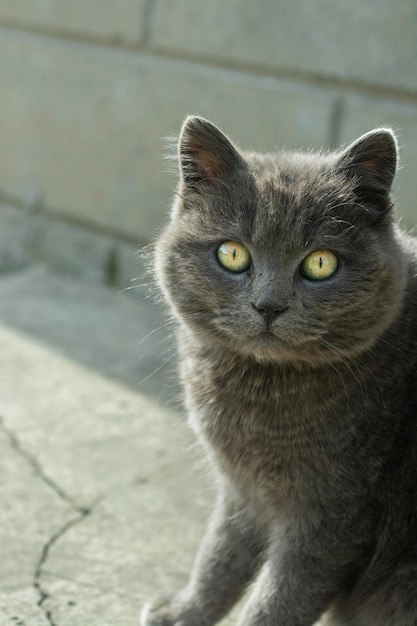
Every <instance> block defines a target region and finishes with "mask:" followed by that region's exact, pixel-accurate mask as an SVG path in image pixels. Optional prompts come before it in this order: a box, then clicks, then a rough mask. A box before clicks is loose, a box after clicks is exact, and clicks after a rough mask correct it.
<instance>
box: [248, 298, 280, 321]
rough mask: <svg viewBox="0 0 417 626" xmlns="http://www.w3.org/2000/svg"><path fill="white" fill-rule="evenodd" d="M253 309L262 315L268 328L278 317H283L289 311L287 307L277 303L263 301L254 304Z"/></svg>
mask: <svg viewBox="0 0 417 626" xmlns="http://www.w3.org/2000/svg"><path fill="white" fill-rule="evenodd" d="M252 307H253V308H254V309H255V311H257V312H258V313H260V315H262V317H263V318H264V320H265V322H266V323H267V325H268V326H269V324H270V323H271V322H273V321H274V319H275V318H276V317H278V316H279V315H281V313H284V312H285V311H286V310H287V309H288V307H287V306H283V305H279V304H277V303H276V302H268V301H266V302H264V301H262V300H260V301H258V302H252Z"/></svg>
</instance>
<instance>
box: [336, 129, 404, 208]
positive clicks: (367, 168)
mask: <svg viewBox="0 0 417 626" xmlns="http://www.w3.org/2000/svg"><path fill="white" fill-rule="evenodd" d="M397 161H398V143H397V139H396V137H395V135H394V133H393V132H392V130H391V129H390V128H377V129H375V130H371V131H370V132H368V133H366V134H365V135H362V137H359V139H357V140H356V141H354V142H353V143H351V144H350V145H349V146H348V147H347V148H346V149H345V150H344V151H343V152H342V154H341V155H340V156H339V159H338V163H337V169H338V170H339V171H343V172H344V173H345V174H346V175H347V176H349V177H352V178H353V179H354V180H355V189H356V192H357V193H358V195H359V196H360V197H362V198H363V199H364V200H367V199H370V198H372V196H380V197H381V196H385V197H386V196H387V195H388V194H389V192H390V190H391V186H392V182H393V180H394V176H395V172H396V169H397Z"/></svg>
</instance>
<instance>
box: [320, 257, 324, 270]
mask: <svg viewBox="0 0 417 626" xmlns="http://www.w3.org/2000/svg"><path fill="white" fill-rule="evenodd" d="M319 265H320V269H321V268H322V267H323V257H320V261H319Z"/></svg>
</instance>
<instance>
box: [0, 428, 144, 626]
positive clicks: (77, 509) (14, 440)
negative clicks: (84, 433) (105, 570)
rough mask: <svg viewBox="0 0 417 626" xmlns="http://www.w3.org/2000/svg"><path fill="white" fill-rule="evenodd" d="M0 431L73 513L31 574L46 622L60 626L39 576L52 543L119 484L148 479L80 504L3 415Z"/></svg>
mask: <svg viewBox="0 0 417 626" xmlns="http://www.w3.org/2000/svg"><path fill="white" fill-rule="evenodd" d="M0 432H2V433H3V434H4V435H5V436H6V437H7V439H8V441H9V442H10V445H11V447H12V449H13V450H14V451H15V452H16V453H17V454H18V455H19V456H20V457H21V458H23V460H24V461H25V462H26V463H27V464H28V465H29V466H30V468H31V469H32V471H33V472H34V474H35V475H36V476H37V477H38V478H39V479H40V480H41V481H42V482H43V483H44V484H46V485H47V486H48V487H49V488H50V489H52V491H53V492H54V493H55V494H56V495H57V496H58V497H59V498H60V499H61V500H62V501H64V502H65V503H66V504H68V505H70V507H71V509H72V510H73V511H74V513H76V516H75V517H73V518H71V519H70V520H67V521H66V522H65V524H63V526H62V527H61V528H60V529H58V530H57V531H55V533H54V534H53V535H52V536H51V537H50V538H49V539H48V540H47V541H46V542H45V544H44V546H43V548H42V550H41V554H40V556H39V559H38V561H37V563H36V565H35V572H34V576H33V587H34V589H35V590H36V592H37V594H38V596H39V600H38V602H37V606H38V607H39V608H40V609H41V610H42V612H43V613H44V615H45V617H46V619H47V621H48V624H49V625H50V626H59V625H58V624H57V623H56V622H55V621H54V618H53V615H52V611H51V610H50V609H48V608H47V606H45V602H46V601H47V600H48V599H49V598H50V594H49V593H48V592H47V591H46V590H45V589H44V587H43V585H42V575H43V569H44V565H45V564H46V562H47V561H48V558H49V554H50V551H51V549H52V548H53V546H54V545H55V544H56V543H57V542H58V541H59V540H60V539H62V537H63V536H64V535H65V534H66V533H67V532H68V531H69V530H71V528H74V527H75V526H77V525H78V524H80V523H81V522H82V521H84V520H85V519H86V518H88V517H89V516H90V515H91V514H92V513H93V512H94V509H95V507H96V506H97V505H98V504H99V503H101V502H103V501H104V500H105V499H106V498H107V497H109V496H110V495H111V494H112V493H113V492H114V491H116V490H119V489H120V488H121V487H129V486H136V485H138V484H143V483H147V482H148V480H149V478H148V477H144V476H142V475H139V476H136V477H135V478H133V479H131V480H129V481H126V483H122V484H118V485H113V487H112V488H110V489H107V490H105V491H104V492H103V493H101V494H100V495H98V496H97V497H96V498H95V499H94V500H93V501H92V502H91V504H90V505H89V506H87V507H81V506H79V505H78V504H77V503H76V501H75V500H74V499H73V498H72V497H71V496H69V495H68V494H67V493H66V492H65V491H64V490H63V489H62V487H60V486H59V485H58V483H56V482H55V481H54V480H53V479H52V478H50V477H49V476H48V475H47V474H46V473H45V471H44V470H43V468H42V466H41V464H40V463H39V461H38V460H37V459H36V458H35V456H34V455H33V454H32V453H31V452H29V451H28V450H27V449H26V448H25V447H24V446H23V445H22V443H21V442H20V440H19V438H18V437H17V436H16V435H15V433H14V432H13V431H12V430H11V429H10V427H8V426H7V425H6V424H5V421H4V418H2V417H0Z"/></svg>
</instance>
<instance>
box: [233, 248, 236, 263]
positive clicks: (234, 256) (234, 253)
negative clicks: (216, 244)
mask: <svg viewBox="0 0 417 626" xmlns="http://www.w3.org/2000/svg"><path fill="white" fill-rule="evenodd" d="M236 255H237V251H236V248H234V249H233V261H234V260H235V259H236Z"/></svg>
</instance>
